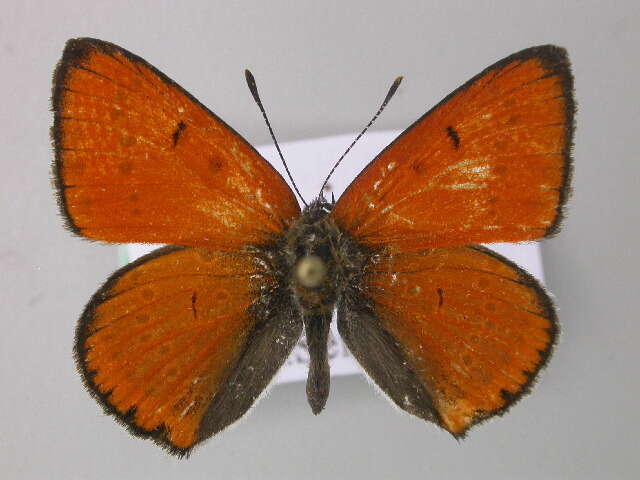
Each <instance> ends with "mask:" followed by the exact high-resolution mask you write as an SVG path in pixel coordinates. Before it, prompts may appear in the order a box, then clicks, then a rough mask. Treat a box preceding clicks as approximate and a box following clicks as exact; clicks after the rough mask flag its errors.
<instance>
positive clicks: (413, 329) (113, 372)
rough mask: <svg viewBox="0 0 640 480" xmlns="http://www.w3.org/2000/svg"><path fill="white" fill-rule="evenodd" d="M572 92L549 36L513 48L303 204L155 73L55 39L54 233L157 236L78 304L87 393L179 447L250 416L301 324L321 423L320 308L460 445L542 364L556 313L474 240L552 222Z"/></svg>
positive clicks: (408, 401) (383, 381)
mask: <svg viewBox="0 0 640 480" xmlns="http://www.w3.org/2000/svg"><path fill="white" fill-rule="evenodd" d="M247 81H248V83H249V87H250V89H251V92H252V93H253V95H254V98H255V99H256V101H257V102H258V105H259V106H260V108H261V110H262V112H263V114H264V109H263V108H262V104H261V103H260V99H259V97H258V92H257V88H256V85H255V82H254V80H253V77H252V76H251V74H250V73H248V72H247ZM399 81H400V79H397V80H396V82H394V84H393V85H392V88H391V90H390V92H389V94H388V95H387V98H385V101H384V102H383V106H382V107H381V109H382V108H383V107H384V105H386V103H387V101H388V100H389V98H390V97H391V95H392V94H393V92H394V91H395V90H396V89H397V87H398V84H399ZM572 82H573V80H572V76H571V73H570V67H569V61H568V58H567V55H566V52H565V50H563V49H562V48H559V47H555V46H541V47H534V48H529V49H526V50H523V51H521V52H519V53H516V54H514V55H511V56H510V57H507V58H505V59H503V60H501V61H499V62H498V63H496V64H494V65H492V66H490V67H489V68H487V69H486V70H484V71H483V72H481V73H480V74H479V75H477V76H475V77H474V78H472V79H471V80H469V81H468V82H467V83H465V84H464V85H463V86H461V87H460V88H458V89H457V90H455V91H454V92H453V93H452V94H450V95H449V96H448V97H447V98H445V99H444V100H443V101H442V102H441V103H439V104H438V105H437V106H436V107H434V108H433V109H432V110H430V111H429V112H427V113H426V114H425V115H424V116H422V117H421V118H420V119H418V120H417V121H416V122H415V123H414V124H413V125H412V126H411V127H409V128H408V129H407V130H406V131H405V132H404V133H402V134H401V135H400V136H399V137H398V138H397V139H396V140H395V141H394V142H393V143H391V144H390V145H389V146H388V147H387V148H385V149H384V150H383V151H382V153H380V154H379V155H378V156H377V157H376V158H375V159H373V161H372V162H371V163H370V164H369V165H368V166H367V167H366V168H365V169H364V170H363V171H362V172H361V173H360V174H359V175H358V176H357V178H356V179H355V180H354V181H353V182H352V183H351V185H350V186H349V187H348V188H347V190H346V191H345V192H344V194H343V195H342V196H341V197H340V198H339V199H338V200H337V201H328V200H326V199H325V198H324V196H323V195H322V194H320V195H319V196H318V198H317V199H315V200H313V201H312V202H311V203H310V204H308V205H307V204H306V203H304V200H303V204H304V208H303V209H302V210H301V208H300V206H299V204H298V201H297V200H296V196H295V194H294V192H293V191H292V190H291V189H290V188H289V186H288V185H287V184H286V183H285V181H284V179H283V178H282V177H281V176H280V175H279V174H278V173H277V172H276V171H275V170H274V169H273V168H272V167H271V166H270V165H269V164H268V163H267V161H266V160H264V159H263V158H262V157H261V156H260V155H259V154H258V152H257V151H256V150H255V149H254V148H253V147H252V146H251V145H249V144H248V143H247V142H246V141H245V140H244V139H243V138H242V137H241V136H240V135H239V134H237V133H236V132H235V131H234V130H232V129H231V128H230V127H229V126H227V125H226V124H225V123H224V122H223V121H222V120H221V119H219V118H218V117H217V116H216V115H214V114H213V113H212V112H210V111H209V110H208V109H207V108H206V107H204V106H203V105H201V104H200V103H199V102H198V101H197V100H196V99H195V98H193V97H192V96H191V95H190V94H188V93H187V92H186V91H185V90H183V89H182V88H181V87H180V86H178V85H177V84H176V83H174V82H173V81H172V80H170V79H169V78H168V77H167V76H165V75H164V74H162V73H161V72H159V71H158V70H157V69H155V68H154V67H153V66H151V65H149V64H148V63H147V62H146V61H144V60H143V59H141V58H139V57H137V56H136V55H133V54H132V53H129V52H127V51H126V50H124V49H122V48H120V47H117V46H115V45H113V44H110V43H106V42H103V41H99V40H94V39H86V38H84V39H75V40H70V41H69V42H68V43H67V45H66V48H65V50H64V54H63V56H62V59H61V61H60V63H59V65H58V67H57V69H56V72H55V75H54V85H53V111H54V126H53V131H52V135H53V140H54V146H55V164H54V176H55V181H56V186H57V189H58V197H59V203H60V207H61V210H62V213H63V216H64V218H65V219H66V221H67V225H68V227H69V228H70V229H71V230H72V231H73V232H74V233H76V234H78V235H80V236H83V237H86V238H88V239H91V240H99V241H104V242H116V243H117V242H149V243H165V244H169V246H167V247H164V248H160V249H159V250H156V251H155V252H153V253H151V254H149V255H147V256H145V257H143V258H141V259H139V260H137V261H135V262H133V263H131V264H130V265H128V266H126V267H124V268H122V269H120V270H118V271H117V272H115V273H114V274H113V275H112V276H111V277H110V278H109V279H108V280H107V282H106V283H105V284H104V285H103V286H102V287H101V288H100V289H99V290H98V291H97V292H96V293H95V295H94V296H93V297H92V298H91V300H90V301H89V304H88V305H87V307H86V309H85V311H84V313H83V314H82V317H81V318H80V322H79V324H78V327H77V333H76V346H75V356H76V361H77V364H78V367H79V370H80V372H81V374H82V376H83V378H84V382H85V384H86V386H87V387H88V389H89V390H90V392H91V393H92V394H93V395H94V396H95V397H96V399H97V400H98V401H99V402H100V403H101V404H102V405H103V407H104V408H105V409H106V411H107V412H109V413H111V414H113V415H114V416H115V417H117V419H118V420H120V421H121V422H122V423H124V424H126V425H127V426H128V427H129V430H130V431H131V432H133V433H135V434H138V435H141V436H145V437H150V438H152V439H154V440H155V441H156V442H157V443H159V444H160V445H162V446H163V447H166V448H167V449H168V450H169V451H170V452H172V453H174V454H177V455H185V454H187V453H188V452H189V451H190V450H191V449H192V448H193V447H194V446H195V445H197V444H199V443H200V442H202V441H204V440H205V439H207V438H209V437H211V436H212V435H214V434H216V433H218V432H220V431H221V430H223V429H224V428H225V427H227V426H228V425H230V424H232V423H233V422H235V421H236V420H238V419H239V418H240V417H241V416H242V415H244V414H245V413H246V412H247V410H248V409H249V408H250V407H251V406H252V405H253V404H254V402H255V401H256V399H257V398H258V397H259V396H260V394H261V392H263V391H264V389H265V388H266V387H267V385H268V383H269V382H270V380H271V379H272V377H273V376H274V374H275V373H276V372H277V371H278V369H279V368H280V366H281V365H282V364H283V362H284V361H285V359H286V358H287V356H288V354H289V352H290V351H291V349H292V347H293V346H294V345H295V344H296V342H297V341H298V339H299V338H300V336H301V333H302V331H303V329H304V331H305V333H306V338H307V343H308V348H309V353H310V358H311V361H310V367H309V374H308V380H307V386H306V389H307V397H308V401H309V404H310V405H311V409H312V411H313V412H314V413H319V412H320V411H321V410H322V409H323V407H324V405H325V402H326V400H327V396H328V394H329V364H328V360H327V336H328V333H329V326H330V323H331V320H332V313H333V312H334V309H337V322H338V330H339V332H340V335H341V336H342V338H343V339H344V341H345V342H346V344H347V346H348V348H349V349H350V351H351V352H352V353H353V355H354V356H355V358H356V359H357V360H358V362H359V363H360V364H361V365H362V367H363V369H364V370H365V372H366V373H367V374H368V375H369V377H371V379H372V380H373V382H375V384H376V385H377V386H378V387H379V388H380V389H381V390H382V391H383V392H384V393H385V394H386V395H387V396H388V397H389V399H390V400H391V401H392V402H394V403H395V404H396V405H397V406H399V407H400V408H401V409H403V410H405V411H406V412H408V413H410V414H412V415H415V416H416V417H419V418H422V419H424V420H428V421H430V422H433V423H435V424H436V425H438V426H440V427H442V428H444V429H445V430H447V431H449V432H450V433H451V434H453V435H454V436H456V437H461V436H464V435H465V433H466V432H467V430H468V429H469V428H470V427H471V426H473V425H475V424H477V423H479V422H481V421H483V420H485V419H487V418H489V417H492V416H494V415H499V414H502V413H503V412H504V411H505V410H506V409H507V408H509V407H510V406H511V405H512V404H513V403H514V402H515V401H517V400H518V399H519V398H520V397H521V396H522V395H523V394H524V393H526V392H527V391H528V390H529V388H530V386H531V384H532V382H533V380H534V379H535V377H536V375H537V374H538V372H539V370H540V369H541V368H542V366H543V365H544V364H545V363H546V361H547V360H548V358H549V355H550V353H551V350H552V347H553V345H554V342H555V340H556V336H557V334H558V324H557V319H556V314H555V311H554V309H553V306H552V303H551V300H550V298H549V296H548V295H547V294H546V293H545V291H544V290H543V288H542V287H541V286H540V285H539V283H538V282H537V281H536V280H535V279H534V278H533V277H532V276H531V275H529V274H528V273H527V272H525V271H523V270H522V269H520V268H519V267H518V266H516V265H515V264H513V263H512V262H511V261H509V260H507V259H505V258H503V257H502V256H500V255H498V254H497V253H494V252H492V251H491V250H488V249H487V248H484V247H482V246H479V244H481V243H492V242H520V241H530V240H536V239H540V238H544V237H547V236H549V235H552V234H553V233H555V232H556V231H557V230H558V226H559V223H560V220H561V217H562V209H563V205H564V204H565V201H566V199H567V193H568V185H569V177H570V172H571V155H570V151H571V145H572V135H573V114H574V101H573V97H572ZM379 112H380V111H378V113H379ZM265 118H266V115H265ZM374 118H375V117H374ZM267 123H268V122H267ZM269 128H270V127H269ZM294 187H295V184H294ZM321 191H322V190H321Z"/></svg>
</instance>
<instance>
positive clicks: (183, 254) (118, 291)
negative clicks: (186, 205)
mask: <svg viewBox="0 0 640 480" xmlns="http://www.w3.org/2000/svg"><path fill="white" fill-rule="evenodd" d="M258 263H259V262H258ZM272 287H273V286H272V285H269V278H268V277H266V276H264V275H263V272H260V271H258V270H257V267H256V262H254V261H253V259H252V257H251V256H247V255H240V254H236V253H228V252H227V253H223V252H217V251H213V250H209V249H196V248H183V247H166V248H163V249H160V250H157V251H155V252H153V253H151V254H149V255H147V256H145V257H143V258H141V259H140V260H138V261H136V262H135V263H133V264H131V265H128V266H127V267H124V268H123V269H121V270H119V271H117V272H116V273H115V274H114V275H113V276H112V277H111V278H110V279H109V280H108V281H107V283H106V284H105V285H104V286H103V287H102V288H101V289H100V290H99V291H98V292H97V293H96V294H95V295H94V296H93V298H92V299H91V301H90V303H89V305H88V306H87V308H86V310H85V312H84V314H83V316H82V318H81V320H80V323H79V325H78V330H77V334H76V347H75V354H76V360H77V362H78V367H79V369H80V370H81V372H82V374H83V377H84V380H85V383H86V385H87V387H88V388H89V390H90V391H91V392H92V393H94V394H95V396H96V398H97V399H98V400H99V401H100V403H101V404H102V405H103V406H104V407H105V410H106V411H107V412H109V413H111V414H113V415H115V416H116V417H117V418H118V419H119V420H120V421H122V422H123V423H125V424H126V425H128V426H129V427H130V430H131V431H132V432H133V433H135V434H139V435H142V436H148V437H152V438H153V439H155V440H156V441H157V442H158V443H159V444H161V445H163V446H165V447H167V448H168V449H169V450H170V451H171V452H172V453H175V454H178V455H184V454H186V453H188V451H189V450H190V449H191V448H192V447H193V446H194V445H196V444H197V443H199V442H201V441H202V440H204V439H205V438H207V437H209V436H211V435H212V434H214V433H216V432H218V431H220V430H222V429H223V428H224V427H225V426H227V425H229V424H230V423H233V422H234V421H235V420H236V419H238V418H239V417H240V416H242V415H243V414H244V413H245V412H246V411H247V409H248V408H249V407H250V406H251V405H252V404H253V403H254V401H255V399H256V398H257V397H258V395H259V394H260V393H261V392H262V390H264V388H265V387H266V386H267V384H268V383H269V381H270V380H271V378H272V377H273V375H274V374H275V372H276V371H277V369H278V368H279V367H280V365H281V364H282V363H283V362H284V361H285V359H286V357H287V356H288V354H289V352H290V350H291V348H292V347H293V345H294V344H295V342H296V341H297V340H298V338H299V336H300V332H301V328H302V323H301V320H300V319H299V317H296V316H295V315H293V314H292V311H291V310H292V309H291V308H290V305H289V304H288V303H287V302H285V301H282V302H280V303H278V301H277V298H278V297H277V296H274V297H273V299H275V300H273V301H276V303H275V304H270V305H269V306H268V308H265V306H264V305H263V306H261V303H260V302H257V298H258V294H259V293H258V292H259V290H261V289H262V290H264V289H265V288H267V289H269V288H272Z"/></svg>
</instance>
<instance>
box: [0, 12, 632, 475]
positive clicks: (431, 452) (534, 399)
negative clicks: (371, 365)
mask: <svg viewBox="0 0 640 480" xmlns="http://www.w3.org/2000/svg"><path fill="white" fill-rule="evenodd" d="M382 4H384V5H385V7H381V6H379V5H382ZM639 32H640V9H639V8H638V4H637V2H632V1H629V2H615V3H614V2H585V1H580V2H569V1H565V2H557V1H554V2H531V1H528V2H461V3H459V2H430V1H423V0H414V1H410V2H403V1H398V2H378V3H376V2H372V1H371V0H367V1H358V2H335V1H323V2H308V1H291V2H282V1H269V2H263V1H252V2H234V1H230V0H226V1H224V2H221V1H201V2H175V3H173V2H157V1H153V2H151V1H144V2H142V1H137V2H131V3H129V2H100V4H99V5H98V4H93V3H91V2H87V1H86V0H83V1H73V2H71V1H62V2H61V1H57V2H46V3H45V2H41V3H37V2H3V8H2V14H1V15H0V55H1V58H0V60H1V62H0V68H1V69H2V75H1V76H0V87H1V88H0V92H1V93H0V95H1V97H0V98H1V99H2V103H1V104H0V138H1V142H0V145H1V146H0V148H1V149H2V152H1V155H0V161H1V162H2V166H3V168H2V175H1V176H0V199H1V200H0V215H1V219H0V220H1V221H0V272H1V274H0V308H1V309H2V310H1V311H2V315H1V316H0V322H2V323H1V327H2V328H1V329H0V380H1V381H0V477H2V478H71V479H73V478H83V479H90V478H109V479H112V478H154V479H160V478H180V479H191V478H213V479H217V478H225V479H236V478H267V479H268V478H322V479H328V478H331V477H335V478H367V479H369V478H470V477H473V478H491V479H498V478H604V477H605V475H607V476H608V477H607V478H637V476H638V474H639V472H640V455H638V445H637V435H635V433H636V430H637V428H638V420H639V419H640V413H639V412H640V409H639V408H638V406H637V404H638V396H639V394H640V383H639V380H638V378H639V374H638V359H639V356H638V350H639V349H638V341H639V338H640V335H639V334H640V326H639V323H638V314H637V310H638V308H637V301H638V293H637V291H638V286H637V278H638V275H637V272H638V268H639V267H640V265H639V262H638V255H637V253H636V252H635V249H636V247H637V244H638V241H639V240H640V238H639V235H638V233H639V227H638V203H639V202H638V200H639V198H640V196H639V193H638V186H639V182H638V180H639V176H640V175H639V174H640V158H639V155H638V153H639V152H640V147H639V145H640V144H639V142H638V128H639V125H640V110H639V104H638V87H637V85H638V82H639V80H640V79H639V78H638V74H639V73H640V71H639V70H640V69H639V67H640V61H639V56H638V47H639V46H640V45H639V41H638V40H639V39H640V34H639ZM76 36H94V37H97V38H102V39H105V40H109V41H112V42H115V43H117V44H119V45H122V46H124V47H126V48H128V49H130V50H132V51H133V52H136V53H138V54H139V55H141V56H143V57H144V58H146V59H148V60H149V61H150V62H151V63H153V64H155V65H156V66H157V67H158V68H160V69H161V70H162V71H164V72H166V73H167V74H169V76H171V77H172V78H174V79H175V80H176V81H178V82H179V83H180V84H182V85H183V86H184V87H185V88H187V89H188V90H189V91H190V92H192V93H193V94H194V95H195V96H196V97H197V98H199V99H200V100H201V101H202V102H203V103H205V104H206V105H208V106H209V107H210V108H212V109H213V110H214V111H215V112H217V113H218V114H219V115H220V116H221V117H222V118H224V119H225V120H226V121H227V122H228V123H229V124H231V125H233V126H234V127H235V128H236V129H237V130H239V131H240V132H241V133H242V134H244V135H245V136H246V138H247V139H248V140H249V141H251V142H253V143H264V142H266V141H267V140H268V136H267V133H266V129H265V127H264V125H263V124H262V122H261V120H260V118H259V115H258V113H257V110H256V108H255V105H254V104H253V101H252V99H251V97H250V95H249V94H248V92H247V90H246V86H245V84H244V80H243V75H242V72H243V69H244V68H245V67H251V68H252V69H253V71H254V73H255V74H256V76H257V79H258V81H259V85H260V88H261V91H262V94H263V97H264V100H265V103H266V104H267V105H268V107H269V110H270V114H271V117H272V120H273V123H274V127H275V128H276V130H277V132H278V133H279V136H280V138H281V139H282V140H283V141H286V140H295V139H301V138H305V137H312V136H319V135H325V134H336V133H346V132H350V131H353V130H357V129H358V128H360V126H361V125H362V124H363V123H364V122H365V121H366V120H367V119H368V117H369V116H370V115H371V113H372V112H373V110H375V108H376V106H377V105H378V103H379V102H380V100H381V97H382V96H383V95H384V92H385V91H386V90H385V89H386V88H387V87H388V84H389V82H390V81H391V80H392V79H393V78H394V77H395V76H396V75H398V74H404V75H405V77H406V78H405V83H404V84H403V87H402V88H401V90H400V92H399V94H398V95H397V97H396V98H395V99H394V101H393V103H392V105H391V106H390V108H389V109H388V111H387V112H386V113H385V114H384V115H383V117H382V118H381V119H380V121H379V122H378V124H377V125H376V127H377V128H378V129H382V128H403V127H405V126H407V125H408V124H409V123H410V122H412V121H413V120H414V119H416V118H417V117H418V116H419V115H420V114H422V113H423V112H424V111H425V110H426V109H427V108H429V107H430V106H432V105H433V104H434V103H435V102H437V101H438V100H439V99H440V98H442V97H443V96H444V95H445V94H447V93H448V92H449V91H451V90H452V89H453V88H455V87H457V86H458V85H460V84H461V83H463V82H464V81H466V80H467V79H468V78H470V77H471V76H472V75H474V74H475V73H477V72H479V71H480V70H481V69H483V68H485V67H486V66H488V65H489V64H491V63H493V62H494V61H496V60H498V59H500V58H502V57H504V56H506V55H508V54H510V53H512V52H515V51H517V50H520V49H522V48H525V47H527V46H531V45H536V44H542V43H556V44H559V45H562V46H564V47H566V48H567V49H568V50H569V53H570V55H571V59H572V61H573V66H574V72H575V77H576V95H577V100H578V103H579V112H578V117H577V126H578V128H577V135H576V139H575V140H576V148H575V157H576V163H575V166H576V168H575V177H574V179H575V182H574V187H575V193H574V195H573V198H572V199H571V202H570V204H569V212H568V218H567V220H566V222H565V225H564V229H563V231H562V233H561V234H560V235H559V236H557V237H556V238H554V239H552V240H549V241H545V242H543V254H544V260H545V266H546V277H547V283H548V286H549V288H550V289H551V291H552V292H553V293H554V294H555V296H556V299H557V305H558V307H559V311H560V318H561V321H562V325H563V336H562V341H561V343H560V345H559V347H558V349H557V352H556V354H555V357H554V358H553V360H552V362H551V364H550V366H549V368H548V369H547V370H546V372H545V373H544V375H543V378H542V381H541V382H540V383H539V384H538V386H537V388H536V389H535V391H534V393H533V395H531V396H529V397H527V398H526V399H525V400H523V401H522V402H521V403H520V405H518V406H517V407H516V408H514V409H513V410H512V411H511V413H510V414H509V415H507V416H506V417H504V418H501V419H497V420H495V421H492V422H489V423H488V424H485V425H484V426H482V427H480V428H478V429H476V430H474V431H472V433H471V434H470V436H469V438H468V439H467V440H465V441H464V442H461V443H458V442H456V441H455V440H453V439H452V438H451V437H450V436H449V435H447V434H446V433H444V432H442V431H439V430H438V429H436V428H435V427H433V426H431V425H427V424H424V423H422V422H420V421H418V420H415V419H413V418H411V417H409V416H406V415H401V414H398V413H397V412H395V411H394V410H393V409H392V408H390V406H389V405H388V404H387V402H386V401H385V400H384V399H383V398H381V397H380V396H378V395H377V394H375V393H374V391H373V390H372V389H371V388H370V386H369V385H368V384H367V383H366V381H365V380H364V379H363V378H361V377H347V378H343V379H339V380H336V381H335V382H334V384H333V390H332V395H331V397H330V400H329V403H328V405H327V409H326V411H325V412H324V413H323V414H322V415H320V416H319V417H313V416H312V415H311V412H310V410H309V407H308V406H307V404H306V401H305V398H304V388H303V385H302V384H300V383H297V384H292V385H287V386H283V387H276V388H274V389H273V390H272V392H271V394H270V395H269V397H268V398H267V399H265V400H263V401H262V402H261V403H260V404H259V405H258V406H257V408H255V409H254V410H253V412H252V413H251V414H250V415H249V417H248V418H246V419H245V420H244V421H243V422H241V423H240V425H238V426H236V427H235V428H233V429H232V430H231V431H228V432H225V433H224V434H222V435H220V436H219V437H218V438H216V439H213V440H212V441H209V442H208V443H207V444H205V445H204V446H203V447H202V448H200V449H198V450H197V451H195V453H194V455H193V456H192V458H191V459H189V460H188V461H178V460H176V459H174V458H170V457H168V456H167V455H166V454H165V453H164V452H163V451H162V450H160V449H158V448H157V447H156V446H155V445H153V444H152V443H150V442H148V441H143V440H140V439H136V438H133V437H130V436H129V435H128V434H127V433H126V432H125V431H124V430H123V429H122V428H121V427H119V426H118V425H116V424H115V423H114V422H113V421H112V420H111V419H110V418H107V417H104V416H103V415H102V414H101V411H100V409H99V408H98V406H97V404H95V402H94V401H93V400H91V399H90V398H89V397H88V395H87V394H86V392H85V391H84V390H83V389H82V386H81V384H80V381H79V378H78V376H77V374H76V372H75V368H74V364H73V362H72V359H71V348H72V339H73V331H74V327H75V322H76V318H77V317H78V314H79V312H80V311H81V310H82V308H83V306H84V304H85V302H86V301H87V299H88V298H89V296H90V295H91V294H92V293H93V292H94V291H95V290H96V288H97V287H98V286H99V284H100V283H101V282H103V280H104V279H105V278H106V276H107V275H108V274H109V273H111V271H112V270H114V268H115V267H116V250H115V247H112V246H104V245H98V244H91V243H89V242H85V241H81V240H80V239H78V238H74V237H72V236H71V235H70V234H68V232H66V231H65V230H63V228H62V226H61V220H60V218H59V217H58V213H57V209H56V206H55V203H54V199H53V195H52V190H51V187H50V183H49V162H50V159H51V150H50V145H49V141H48V128H49V125H50V124H51V115H50V113H49V112H48V108H49V91H50V81H51V80H50V78H51V72H52V70H53V68H54V65H55V63H56V61H57V60H58V58H59V56H60V54H61V51H62V48H63V45H64V42H65V41H66V40H67V39H68V38H70V37H76ZM332 160H333V159H327V162H326V164H323V165H316V166H314V168H317V171H318V172H319V173H318V175H320V174H324V173H325V172H326V171H327V169H328V168H329V165H330V163H331V161H332ZM304 161H305V159H302V158H299V159H293V158H292V159H290V163H291V166H292V169H293V170H294V172H295V169H296V166H297V165H298V164H300V163H303V162H304Z"/></svg>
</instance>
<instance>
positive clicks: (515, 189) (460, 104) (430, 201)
mask: <svg viewBox="0 0 640 480" xmlns="http://www.w3.org/2000/svg"><path fill="white" fill-rule="evenodd" d="M572 84H573V80H572V76H571V72H570V67H569V60H568V58H567V55H566V52H565V50H564V49H562V48H559V47H555V46H543V47H534V48H529V49H527V50H523V51H522V52H519V53H516V54H514V55H512V56H510V57H507V58H505V59H503V60H501V61H500V62H498V63H496V64H495V65H493V66H491V67H489V68H488V69H486V70H485V71H483V72H482V73H480V74H479V75H478V76H476V77H474V78H473V79H471V80H470V81H469V82H467V83H466V84H464V85H463V86H462V87H460V88H458V89H457V90H456V91H454V92H453V93H452V94H450V95H449V96H448V97H447V98H445V99H444V100H443V101H442V102H441V103H440V104H439V105H437V106H436V107H435V108H433V109H432V110H431V111H429V112H428V113H427V114H425V115H424V116H423V117H422V118H420V119H419V120H418V121H417V122H416V123H414V124H413V125H412V126H411V127H409V128H408V129H407V130H406V131H405V132H404V133H403V134H402V135H400V136H399V137H398V138H397V139H396V140H395V141H394V142H393V143H392V144H391V145H389V146H388V147H387V148H386V149H385V150H384V151H383V152H382V153H381V154H380V155H379V156H378V157H376V159H375V160H373V162H371V163H370V164H369V165H368V166H367V167H366V168H365V169H364V170H363V171H362V173H360V175H359V176H358V177H357V178H356V179H355V180H354V181H353V183H352V184H351V185H350V186H349V188H348V189H347V190H346V192H345V193H344V194H343V195H342V197H341V198H340V199H339V201H338V203H337V205H336V207H335V209H334V211H333V217H334V219H335V220H336V221H337V223H338V224H339V226H340V227H341V228H342V229H343V230H344V231H346V232H349V233H350V234H351V235H352V236H353V237H355V238H356V239H357V240H359V241H360V242H361V243H365V244H367V245H371V246H375V245H386V246H391V247H396V248H397V249H399V250H404V251H406V250H421V249H425V248H433V247H439V246H453V245H469V244H473V243H491V242H507V241H509V242H512V241H524V240H533V239H537V238H540V237H543V236H546V235H549V234H551V233H553V232H555V231H556V229H557V228H558V224H559V221H560V217H561V211H562V207H563V205H564V203H565V201H566V199H567V194H568V184H569V176H570V167H571V166H570V162H571V157H570V150H571V145H572V136H573V113H574V101H573V86H572Z"/></svg>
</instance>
